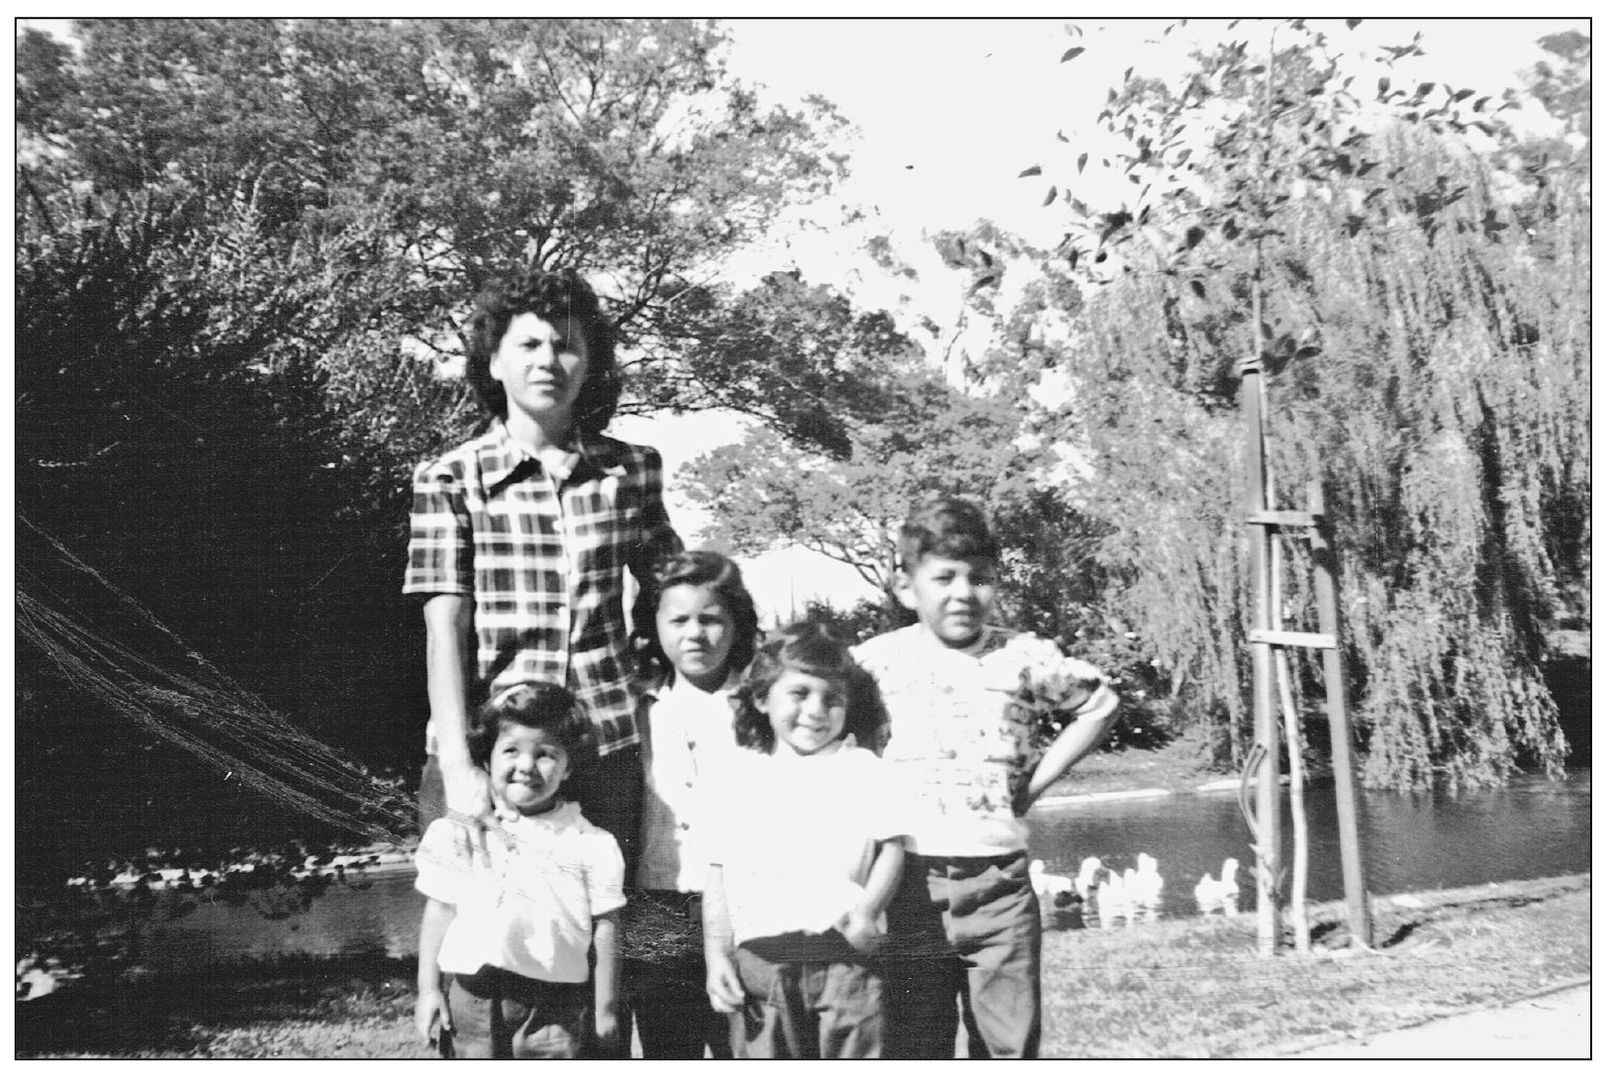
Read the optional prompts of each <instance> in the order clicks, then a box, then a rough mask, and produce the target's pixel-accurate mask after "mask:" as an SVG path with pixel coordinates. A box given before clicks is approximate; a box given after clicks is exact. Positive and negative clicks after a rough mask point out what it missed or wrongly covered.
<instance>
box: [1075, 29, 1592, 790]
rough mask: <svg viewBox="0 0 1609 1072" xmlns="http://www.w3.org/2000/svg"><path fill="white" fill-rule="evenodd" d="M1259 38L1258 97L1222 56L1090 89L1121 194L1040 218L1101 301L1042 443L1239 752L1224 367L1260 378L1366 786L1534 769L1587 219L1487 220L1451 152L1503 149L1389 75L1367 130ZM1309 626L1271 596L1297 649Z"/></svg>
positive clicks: (1550, 714)
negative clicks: (1345, 670)
mask: <svg viewBox="0 0 1609 1072" xmlns="http://www.w3.org/2000/svg"><path fill="white" fill-rule="evenodd" d="M1279 33H1281V34H1282V35H1284V42H1283V44H1282V46H1281V47H1276V48H1275V49H1274V51H1273V59H1272V67H1273V70H1272V74H1270V73H1269V71H1268V70H1267V69H1266V64H1267V61H1266V60H1265V59H1264V57H1262V56H1261V55H1257V54H1254V51H1253V50H1252V49H1250V48H1249V47H1248V44H1247V43H1246V42H1240V43H1230V44H1227V45H1223V46H1221V47H1219V48H1217V49H1215V50H1213V51H1212V52H1209V53H1206V54H1203V55H1201V56H1200V57H1198V59H1199V66H1198V67H1197V69H1195V70H1192V71H1188V72H1186V73H1185V75H1184V76H1183V78H1181V79H1180V80H1179V81H1178V82H1163V81H1147V80H1145V79H1142V78H1136V79H1133V80H1131V81H1130V82H1129V83H1128V84H1127V85H1125V87H1123V89H1122V90H1114V91H1113V93H1112V95H1111V97H1110V99H1109V101H1108V105H1107V108H1106V109H1105V111H1104V113H1103V116H1102V118H1103V119H1104V120H1106V121H1107V122H1108V123H1109V124H1110V127H1111V129H1112V131H1113V132H1114V133H1117V134H1119V135H1120V136H1122V137H1124V138H1126V139H1127V141H1128V143H1129V146H1130V149H1129V151H1127V152H1125V153H1122V154H1119V155H1118V156H1117V157H1116V158H1115V162H1113V161H1112V160H1108V161H1106V163H1107V164H1108V166H1111V167H1113V168H1114V169H1117V170H1119V171H1120V172H1121V173H1123V174H1127V175H1129V176H1130V177H1132V178H1133V180H1134V183H1133V185H1134V188H1135V191H1136V196H1135V198H1134V199H1133V200H1131V201H1130V202H1128V203H1124V204H1120V205H1108V206H1097V207H1096V208H1095V209H1090V208H1088V207H1086V206H1084V205H1083V204H1081V203H1078V202H1076V201H1074V200H1072V199H1071V198H1064V203H1065V204H1067V205H1069V206H1070V207H1071V209H1072V213H1071V217H1072V219H1071V222H1072V223H1073V226H1072V227H1071V228H1070V234H1069V242H1068V244H1067V245H1066V246H1065V247H1064V248H1063V251H1062V253H1063V254H1064V255H1065V256H1066V257H1067V258H1068V259H1069V260H1071V261H1074V262H1075V263H1077V264H1078V265H1079V270H1081V271H1083V270H1086V269H1090V268H1093V271H1092V272H1091V275H1090V277H1089V278H1090V279H1091V281H1093V282H1096V283H1098V284H1100V285H1099V286H1097V287H1096V293H1095V294H1093V295H1092V296H1091V297H1090V298H1089V300H1088V302H1087V303H1086V305H1085V306H1084V308H1083V310H1082V330H1080V331H1078V332H1076V338H1075V340H1074V342H1073V343H1072V344H1071V345H1070V346H1069V347H1068V349H1067V351H1066V353H1065V354H1064V355H1063V358H1064V360H1063V362H1062V365H1063V369H1064V371H1065V372H1066V373H1067V374H1068V375H1071V376H1072V377H1074V378H1075V380H1076V381H1077V382H1078V384H1079V386H1080V390H1079V391H1078V392H1077V394H1076V396H1075V399H1074V402H1073V403H1072V404H1070V405H1069V406H1068V407H1067V408H1066V409H1065V414H1066V415H1067V416H1068V417H1069V418H1076V419H1074V420H1070V421H1068V423H1066V424H1065V426H1064V427H1065V429H1066V432H1067V434H1068V435H1069V436H1079V437H1081V438H1082V439H1083V441H1084V442H1085V443H1086V444H1087V447H1088V449H1089V452H1090V456H1091V458H1092V459H1094V465H1095V470H1096V479H1095V481H1094V483H1093V484H1092V488H1091V496H1090V508H1091V510H1092V511H1093V512H1094V513H1095V514H1096V515H1097V516H1098V517H1100V518H1103V519H1105V520H1106V521H1108V522H1109V523H1110V524H1111V525H1112V526H1113V528H1114V535H1113V537H1112V538H1111V539H1110V540H1109V541H1108V544H1107V554H1108V563H1109V565H1110V566H1111V567H1112V568H1114V569H1115V570H1117V571H1118V572H1119V574H1120V575H1121V576H1122V577H1123V579H1124V583H1123V585H1122V586H1121V589H1120V591H1119V593H1118V598H1119V599H1120V600H1121V602H1122V604H1123V605H1124V606H1126V607H1127V608H1128V612H1129V613H1130V614H1131V615H1132V616H1133V617H1134V618H1135V620H1137V621H1138V622H1140V623H1141V625H1140V631H1141V632H1142V634H1143V635H1144V636H1145V637H1146V639H1147V641H1148V642H1149V643H1150V644H1151V645H1152V646H1153V648H1154V650H1155V651H1156V652H1157V654H1158V655H1159V656H1161V658H1162V659H1163V660H1164V661H1165V662H1166V663H1167V664H1168V665H1169V666H1170V667H1171V669H1172V671H1173V673H1174V674H1175V675H1176V676H1178V677H1179V678H1182V679H1185V680H1188V681H1190V682H1191V683H1192V685H1193V687H1195V688H1196V689H1197V690H1199V692H1200V693H1201V695H1202V698H1203V699H1204V700H1205V701H1207V702H1206V703H1204V704H1203V705H1202V706H1203V709H1204V710H1208V711H1212V710H1217V711H1221V712H1224V713H1225V714H1226V715H1227V716H1228V720H1229V722H1230V724H1231V725H1232V726H1237V725H1240V724H1241V723H1240V720H1239V719H1237V718H1236V717H1235V716H1236V715H1237V713H1239V712H1241V711H1242V710H1243V697H1244V695H1245V694H1246V687H1247V677H1248V667H1247V665H1246V662H1245V660H1244V658H1243V656H1242V655H1241V654H1240V653H1241V651H1242V650H1243V647H1242V640H1243V637H1244V629H1245V619H1244V615H1243V611H1242V608H1243V607H1245V605H1246V592H1247V589H1248V584H1247V581H1246V578H1245V576H1244V575H1243V569H1244V567H1243V566H1242V565H1241V564H1240V555H1239V549H1238V545H1239V543H1240V542H1241V540H1242V536H1241V534H1240V529H1241V526H1240V524H1239V518H1238V517H1237V514H1236V504H1237V503H1240V502H1243V501H1244V496H1243V495H1242V494H1241V493H1240V491H1239V488H1240V487H1241V486H1242V485H1241V481H1243V480H1244V479H1246V474H1245V473H1244V472H1242V471H1241V470H1240V460H1241V457H1242V455H1241V452H1240V449H1239V444H1240V442H1241V441H1242V440H1243V437H1244V434H1245V432H1244V429H1243V428H1242V427H1241V426H1240V422H1239V419H1238V416H1237V415H1236V413H1235V412H1234V408H1233V407H1234V392H1235V390H1236V388H1237V386H1238V385H1237V376H1236V374H1235V365H1236V363H1237V362H1238V361H1239V360H1241V359H1242V358H1244V357H1246V356H1249V355H1258V356H1259V357H1260V359H1261V360H1262V361H1263V363H1264V367H1265V369H1266V370H1267V371H1268V372H1269V373H1270V374H1271V375H1270V377H1269V382H1270V386H1269V403H1270V421H1271V423H1270V450H1271V459H1272V466H1273V480H1274V484H1275V493H1276V499H1277V505H1285V506H1300V505H1302V503H1303V499H1302V489H1303V487H1304V485H1305V484H1306V482H1307V481H1308V480H1311V479H1318V480H1320V481H1322V484H1323V486H1324V488H1325V492H1326V495H1327V498H1328V502H1329V507H1330V510H1331V513H1332V515H1333V517H1334V519H1335V522H1336V525H1337V529H1338V534H1339V540H1340V551H1341V558H1342V563H1343V592H1342V599H1343V607H1344V610H1345V614H1346V615H1347V618H1348V624H1349V629H1350V631H1349V633H1348V656H1349V662H1350V665H1351V666H1352V668H1353V671H1354V674H1353V682H1352V687H1353V689H1354V690H1355V699H1356V700H1357V708H1358V710H1359V712H1360V715H1361V720H1362V724H1363V726H1364V728H1365V735H1366V739H1367V744H1368V749H1369V750H1368V761H1367V766H1366V769H1365V774H1366V777H1367V778H1368V779H1369V780H1370V781H1371V782H1373V783H1374V784H1390V785H1398V786H1419V785H1425V784H1429V783H1430V782H1432V781H1435V780H1440V779H1445V780H1449V781H1452V782H1455V783H1462V784H1470V783H1481V782H1487V781H1491V780H1495V779H1500V778H1502V777H1504V776H1505V775H1506V774H1507V773H1508V772H1509V771H1510V770H1512V769H1513V766H1514V764H1515V763H1516V762H1517V761H1521V760H1524V761H1529V762H1532V763H1535V764H1537V765H1539V766H1541V767H1543V768H1546V769H1550V770H1551V769H1556V768H1557V765H1558V764H1559V762H1560V759H1561V757H1562V754H1563V740H1562V737H1561V735H1560V733H1559V726H1558V721H1557V713H1556V711H1555V710H1554V707H1553V704H1552V701H1551V699H1550V698H1549V696H1548V694H1547V691H1546V689H1545V688H1544V687H1543V684H1542V679H1541V673H1540V666H1541V661H1542V658H1543V650H1542V646H1541V643H1540V641H1541V631H1542V629H1543V628H1544V627H1545V626H1546V625H1547V624H1548V623H1549V622H1554V621H1558V620H1561V619H1568V618H1570V617H1572V616H1574V615H1575V614H1577V613H1579V606H1580V604H1579V599H1578V597H1576V596H1573V595H1571V594H1570V593H1572V592H1579V591H1581V590H1582V584H1581V581H1582V578H1583V576H1584V569H1585V543H1584V518H1585V513H1584V510H1585V504H1586V502H1587V496H1588V482H1587V474H1586V458H1587V441H1586V412H1585V410H1584V408H1583V405H1582V400H1583V399H1584V398H1585V390H1584V387H1585V383H1586V377H1587V355H1588V349H1587V346H1588V344H1587V335H1586V324H1587V317H1586V308H1587V307H1586V293H1587V291H1586V279H1587V274H1588V273H1587V265H1588V261H1587V250H1586V247H1585V228H1584V222H1585V219H1586V213H1587V195H1586V191H1585V189H1584V188H1582V187H1580V186H1575V187H1573V188H1571V187H1569V186H1568V185H1567V184H1561V183H1557V182H1555V183H1551V184H1544V188H1543V189H1542V190H1541V191H1540V192H1538V193H1535V194H1532V193H1522V194H1521V195H1520V196H1518V197H1517V198H1515V197H1505V196H1503V195H1501V194H1500V193H1499V192H1498V191H1497V189H1496V187H1495V185H1494V178H1493V175H1494V172H1493V166H1492V163H1491V158H1490V157H1487V156H1482V155H1481V154H1480V153H1479V152H1475V151H1472V150H1473V149H1475V148H1476V147H1477V146H1481V145H1487V146H1490V145H1492V144H1493V143H1494V142H1496V143H1499V144H1501V143H1502V142H1503V140H1504V139H1505V138H1506V137H1508V135H1507V134H1506V132H1505V128H1504V127H1503V126H1502V125H1501V123H1499V122H1496V121H1494V120H1493V118H1492V112H1493V111H1495V110H1496V109H1494V108H1493V107H1492V105H1491V102H1490V100H1489V99H1487V98H1481V97H1478V96H1477V95H1475V94H1473V93H1471V92H1469V91H1466V90H1461V89H1458V88H1456V87H1451V86H1442V85H1439V84H1434V83H1423V84H1409V85H1406V86H1399V85H1396V84H1394V83H1393V80H1392V72H1391V71H1390V70H1389V68H1387V69H1386V70H1384V71H1383V72H1382V73H1381V74H1380V76H1379V77H1378V78H1377V79H1375V80H1373V81H1372V82H1370V83H1369V84H1368V86H1367V87H1366V89H1362V88H1360V91H1359V92H1360V93H1367V94H1368V95H1369V96H1371V97H1372V98H1374V100H1375V102H1376V103H1377V104H1379V105H1380V106H1383V107H1385V108H1387V109H1389V110H1391V111H1393V112H1394V114H1395V117H1396V118H1395V121H1394V122H1392V123H1388V124H1387V125H1386V126H1383V127H1382V126H1374V125H1370V124H1369V123H1367V122H1365V120H1364V119H1363V117H1362V115H1361V113H1360V110H1359V107H1358V105H1359V103H1360V102H1359V100H1358V97H1356V96H1354V95H1353V91H1352V89H1351V84H1352V79H1350V78H1348V77H1347V76H1346V75H1345V74H1344V73H1343V71H1342V69H1341V68H1340V66H1339V65H1338V64H1336V63H1334V62H1331V61H1330V60H1329V59H1328V54H1327V51H1326V48H1325V41H1324V38H1323V31H1322V30H1314V29H1311V28H1309V27H1307V26H1305V25H1302V24H1297V25H1293V26H1283V27H1281V28H1280V29H1279ZM1417 47H1418V46H1417V44H1410V45H1407V46H1403V47H1402V48H1401V50H1399V51H1400V54H1402V55H1407V54H1411V53H1412V52H1413V51H1415V50H1416V49H1417ZM1070 55H1071V53H1070ZM1471 138H1475V139H1487V140H1486V141H1485V142H1482V141H1480V140H1474V141H1471V140H1470V139H1471ZM1203 150H1207V151H1203ZM1084 163H1085V161H1080V162H1079V166H1080V167H1082V166H1083V165H1084ZM1544 205H1545V210H1543V208H1542V206H1544ZM1522 224H1526V225H1524V226H1522ZM1098 253H1105V254H1107V255H1108V256H1107V257H1106V258H1103V260H1106V261H1107V263H1105V264H1098V265H1092V263H1091V262H1093V261H1095V259H1096V255H1097V254H1098ZM1102 287H1104V289H1102ZM1142 517H1143V518H1144V519H1145V520H1146V524H1145V526H1144V527H1143V528H1142V527H1141V525H1140V524H1139V522H1138V519H1140V518H1142ZM1286 551H1287V555H1288V556H1290V557H1293V558H1296V559H1297V560H1298V562H1299V559H1300V555H1301V554H1302V549H1301V548H1300V547H1298V546H1291V547H1288V548H1287V549H1286ZM1293 573H1294V574H1295V576H1296V577H1297V578H1300V577H1302V576H1303V572H1302V571H1301V570H1300V569H1298V570H1295V571H1293ZM1309 597H1310V593H1309V591H1308V589H1307V587H1306V585H1305V583H1303V582H1301V581H1300V580H1293V581H1292V582H1290V587H1289V588H1288V589H1287V590H1286V592H1285V593H1284V599H1285V603H1286V605H1287V607H1288V608H1290V613H1291V615H1292V617H1293V619H1294V620H1296V621H1298V622H1300V621H1304V620H1307V618H1308V616H1309V615H1311V613H1312V611H1311V602H1310V598H1309ZM1309 671H1310V672H1311V668H1309ZM1310 680H1311V679H1310Z"/></svg>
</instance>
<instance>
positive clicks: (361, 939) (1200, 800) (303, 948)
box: [142, 770, 1592, 970]
mask: <svg viewBox="0 0 1609 1072" xmlns="http://www.w3.org/2000/svg"><path fill="white" fill-rule="evenodd" d="M1591 790H1592V775H1591V771H1590V770H1573V771H1570V772H1569V774H1568V776H1567V777H1566V778H1565V779H1564V780H1563V781H1558V782H1550V781H1548V780H1546V779H1543V778H1537V777H1532V776H1523V777H1520V778H1518V779H1516V780H1515V781H1514V782H1513V783H1511V784H1510V785H1509V786H1507V787H1505V788H1503V789H1497V790H1483V791H1479V792H1466V793H1463V794H1461V795H1458V796H1449V795H1446V794H1434V795H1433V794H1421V795H1413V796H1401V795H1398V794H1394V793H1375V792H1369V793H1364V794H1362V797H1363V801H1362V804H1363V807H1362V811H1363V814H1362V837H1363V842H1364V857H1365V863H1366V873H1367V887H1368V889H1369V892H1370V893H1371V894H1373V895H1375V896H1383V895H1390V894H1393V893H1402V892H1406V891H1409V890H1421V889H1439V888H1448V887H1456V886H1471V885H1478V884H1480V883H1485V882H1498V881H1503V880H1509V879H1526V878H1543V877H1549V876H1554V875H1566V874H1578V873H1583V872H1588V871H1590V870H1591V869H1592V853H1591V837H1590V833H1591V814H1590V812H1591ZM1307 803H1308V823H1309V826H1310V834H1311V841H1312V850H1311V853H1310V871H1309V879H1308V895H1309V898H1310V899H1311V900H1315V901H1334V900H1340V899H1341V898H1342V897H1343V896H1344V894H1343V890H1342V885H1341V870H1340V848H1339V842H1338V840H1337V827H1336V821H1335V797H1334V793H1333V791H1332V790H1331V789H1329V788H1328V787H1315V788H1311V789H1309V790H1308V793H1307ZM1288 818H1289V812H1288V810H1287V812H1286V820H1287V821H1286V822H1285V824H1284V827H1285V835H1286V840H1287V850H1286V860H1287V861H1288V860H1289V851H1290V850H1289V847H1288V846H1289V838H1290V823H1289V821H1288ZM1030 828H1031V835H1030V849H1031V851H1032V852H1033V854H1034V855H1036V856H1038V857H1040V858H1041V859H1043V860H1044V861H1045V863H1046V866H1047V868H1048V870H1050V871H1052V872H1059V873H1063V874H1068V875H1071V874H1073V873H1075V872H1076V871H1077V869H1078V865H1079V861H1080V860H1082V859H1083V858H1084V857H1085V856H1099V857H1100V858H1101V860H1102V861H1103V862H1104V863H1105V864H1106V865H1107V866H1108V867H1112V868H1116V869H1122V868H1126V867H1131V866H1133V865H1134V863H1135V858H1136V856H1137V855H1138V854H1139V853H1141V852H1146V853H1149V854H1151V855H1152V856H1154V857H1156V859H1157V861H1158V867H1159V870H1160V872H1161V874H1162V877H1163V879H1164V883H1165V884H1164V887H1163V892H1162V902H1161V914H1162V915H1164V916H1180V915H1193V914H1195V912H1196V911H1197V909H1196V905H1195V899H1194V894H1193V891H1194V888H1195V884H1196V882H1197V881H1198V880H1199V879H1200V878H1201V876H1202V875H1203V874H1204V873H1207V872H1209V871H1210V872H1211V873H1212V874H1214V875H1217V874H1218V872H1219V870H1220V868H1221V867H1222V864H1223V861H1224V859H1225V858H1226V857H1229V856H1233V857H1235V858H1237V859H1239V860H1240V863H1241V874H1240V888H1241V891H1242V897H1241V905H1242V908H1243V909H1245V910H1248V911H1249V910H1251V909H1252V908H1253V907H1254V905H1255V894H1254V893H1253V887H1252V885H1251V878H1250V865H1251V862H1252V854H1251V849H1250V846H1249V837H1248V834H1247V831H1246V826H1245V823H1244V822H1243V821H1242V820H1241V817H1240V810H1239V807H1238V805H1237V804H1236V802H1235V794H1234V793H1233V792H1223V793H1200V794H1183V795H1175V796H1168V797H1157V798H1148V799H1139V800H1134V799H1130V800H1117V801H1106V802H1089V803H1078V804H1060V805H1051V806H1045V805H1042V806H1040V807H1039V808H1037V809H1035V812H1034V814H1033V816H1032V818H1031V820H1030ZM362 881H363V883H364V885H363V888H358V887H356V886H353V885H346V886H342V885H335V886H332V887H331V888H330V891H329V892H328V893H326V894H325V895H324V896H323V897H321V898H319V899H317V900H315V901H314V902H313V903H312V906H311V907H310V908H308V909H307V910H306V911H304V912H298V913H296V914H294V915H291V916H290V917H288V918H282V919H270V918H267V916H265V914H264V913H263V912H262V911H259V910H256V909H254V908H252V907H250V906H245V907H226V906H223V905H217V904H201V905H199V906H197V907H195V908H194V909H192V910H189V911H188V912H187V913H186V914H185V915H183V916H182V917H180V918H176V919H171V920H159V921H155V922H152V923H151V924H149V928H148V930H147V931H146V933H145V936H144V939H143V942H142V946H143V948H142V959H143V960H144V961H145V963H146V964H147V965H148V966H150V967H152V968H156V969H159V970H161V969H184V968H190V969H193V968H195V967H196V966H197V965H200V964H207V963H212V964H217V963H226V962H229V961H232V960H239V959H242V958H252V957H262V956H271V955H275V954H297V953H304V954H312V955H327V954H332V953H383V954H385V955H387V956H392V957H398V956H409V955H412V954H413V953H414V951H415V941H416V938H417V930H418V925H419V912H420V909H421V908H422V907H423V905H422V901H421V899H420V897H419V895H418V894H417V893H415V892H414V890H413V875H412V873H411V872H394V873H391V874H388V875H379V876H375V877H373V878H372V879H365V880H362ZM158 914H159V915H160V914H162V913H160V912H159V913H158Z"/></svg>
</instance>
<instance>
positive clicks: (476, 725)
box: [469, 681, 598, 778]
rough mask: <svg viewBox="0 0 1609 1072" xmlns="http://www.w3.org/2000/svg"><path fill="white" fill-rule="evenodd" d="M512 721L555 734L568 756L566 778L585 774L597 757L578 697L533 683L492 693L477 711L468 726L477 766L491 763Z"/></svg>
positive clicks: (588, 721)
mask: <svg viewBox="0 0 1609 1072" xmlns="http://www.w3.org/2000/svg"><path fill="white" fill-rule="evenodd" d="M510 722H512V723H514V724H515V725H517V726H528V727H530V728H531V729H540V730H546V731H547V732H548V733H550V734H552V735H553V737H554V739H555V740H557V741H558V742H559V743H560V744H562V745H563V746H564V750H565V752H567V753H568V759H569V772H568V773H567V774H566V775H565V777H566V778H571V777H574V776H575V775H577V774H579V773H582V772H583V771H585V770H586V768H587V767H588V766H589V765H590V764H591V763H592V761H593V760H595V759H597V757H598V749H597V743H596V740H595V738H594V737H593V732H592V720H591V719H589V718H588V717H587V713H586V711H584V710H583V709H582V707H581V705H580V704H578V703H577V702H576V699H575V695H574V694H573V693H572V692H571V691H570V690H569V689H567V688H565V687H564V686H563V685H552V684H549V683H548V682H545V681H531V682H521V683H520V684H518V685H510V686H509V687H508V688H505V689H500V690H498V691H497V692H494V693H492V695H491V697H490V698H489V699H487V701H486V702H485V703H483V704H481V705H480V708H479V709H478V710H477V711H476V712H475V717H474V719H472V720H471V725H470V727H469V758H470V759H472V760H474V761H475V764H476V766H480V767H486V766H489V765H490V764H491V761H492V748H493V747H494V746H495V745H496V744H497V737H498V735H499V734H500V733H502V732H503V726H504V725H506V724H507V723H510Z"/></svg>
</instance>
